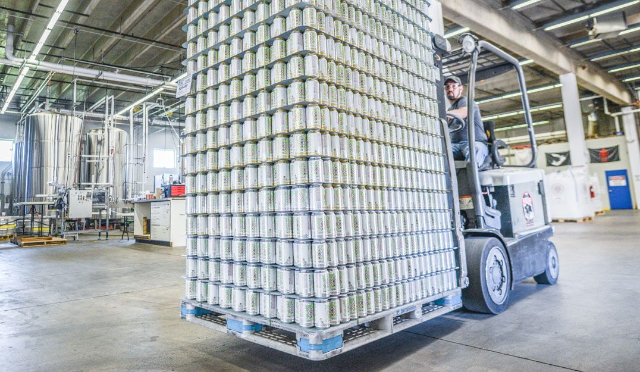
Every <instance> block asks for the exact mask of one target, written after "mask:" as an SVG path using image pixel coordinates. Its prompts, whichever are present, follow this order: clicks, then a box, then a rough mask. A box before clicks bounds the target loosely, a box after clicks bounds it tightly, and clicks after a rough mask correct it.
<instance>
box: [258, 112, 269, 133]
mask: <svg viewBox="0 0 640 372" xmlns="http://www.w3.org/2000/svg"><path fill="white" fill-rule="evenodd" d="M257 132H258V133H257V134H258V137H260V138H261V137H265V136H270V135H271V116H269V115H267V114H263V115H260V116H259V117H258V128H257Z"/></svg>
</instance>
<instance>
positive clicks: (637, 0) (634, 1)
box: [544, 0, 640, 31]
mask: <svg viewBox="0 0 640 372" xmlns="http://www.w3.org/2000/svg"><path fill="white" fill-rule="evenodd" d="M639 3H640V0H632V1H628V2H626V3H622V4H619V5H616V6H612V7H611V8H606V6H607V5H604V6H602V7H600V8H604V9H602V10H598V11H596V12H593V13H586V12H583V13H581V14H584V15H582V16H578V17H576V18H572V19H568V20H566V21H564V22H560V23H557V24H552V25H550V26H547V27H545V28H544V30H545V31H551V30H555V29H558V28H560V27H564V26H568V25H571V24H574V23H577V22H582V21H586V20H587V19H589V18H594V17H598V16H601V15H603V14H607V13H611V12H615V11H616V10H620V9H624V8H627V7H630V6H632V5H636V4H639ZM585 13H586V14H585Z"/></svg>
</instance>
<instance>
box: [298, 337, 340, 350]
mask: <svg viewBox="0 0 640 372" xmlns="http://www.w3.org/2000/svg"><path fill="white" fill-rule="evenodd" d="M298 347H299V348H300V351H303V352H305V353H308V352H310V351H311V350H321V351H322V353H328V352H330V351H331V350H335V349H339V348H341V347H342V335H337V336H335V337H332V338H328V339H326V340H323V341H322V343H321V344H311V343H309V339H306V338H300V339H299V340H298Z"/></svg>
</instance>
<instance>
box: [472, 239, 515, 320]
mask: <svg viewBox="0 0 640 372" xmlns="http://www.w3.org/2000/svg"><path fill="white" fill-rule="evenodd" d="M464 242H465V250H466V256H467V270H468V273H469V286H468V287H467V288H466V289H464V290H463V291H462V303H463V305H464V307H465V308H467V310H471V311H475V312H478V313H485V314H500V313H501V312H503V311H505V310H506V309H507V306H508V304H509V292H510V288H511V267H510V265H509V258H508V256H507V252H506V250H505V249H504V246H503V245H502V243H501V242H500V241H499V240H498V239H496V238H485V237H469V238H466V239H465V240H464Z"/></svg>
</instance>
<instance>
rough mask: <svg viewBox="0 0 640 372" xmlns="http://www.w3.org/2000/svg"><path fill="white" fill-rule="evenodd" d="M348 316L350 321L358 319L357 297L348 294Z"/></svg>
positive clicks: (353, 294)
mask: <svg viewBox="0 0 640 372" xmlns="http://www.w3.org/2000/svg"><path fill="white" fill-rule="evenodd" d="M348 296H349V315H350V317H351V320H355V319H358V295H357V294H356V293H349V295H348Z"/></svg>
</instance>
